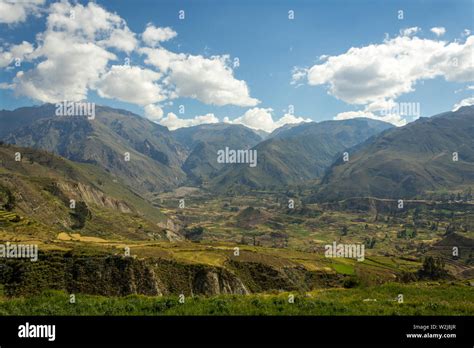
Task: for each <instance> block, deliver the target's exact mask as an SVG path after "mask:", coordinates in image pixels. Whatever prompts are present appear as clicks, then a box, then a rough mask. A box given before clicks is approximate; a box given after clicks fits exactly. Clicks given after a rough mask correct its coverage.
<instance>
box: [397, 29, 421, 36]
mask: <svg viewBox="0 0 474 348" xmlns="http://www.w3.org/2000/svg"><path fill="white" fill-rule="evenodd" d="M420 31H421V28H419V27H411V28H406V29H403V30H400V35H401V36H412V35H415V34H416V33H418V32H420Z"/></svg>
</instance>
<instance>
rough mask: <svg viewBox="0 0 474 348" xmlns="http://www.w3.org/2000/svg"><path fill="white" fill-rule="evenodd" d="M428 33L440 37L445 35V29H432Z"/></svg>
mask: <svg viewBox="0 0 474 348" xmlns="http://www.w3.org/2000/svg"><path fill="white" fill-rule="evenodd" d="M430 31H431V32H432V33H434V34H435V35H436V36H442V35H444V34H445V33H446V29H445V28H444V27H434V28H431V29H430Z"/></svg>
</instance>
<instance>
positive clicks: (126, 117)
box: [0, 105, 185, 194]
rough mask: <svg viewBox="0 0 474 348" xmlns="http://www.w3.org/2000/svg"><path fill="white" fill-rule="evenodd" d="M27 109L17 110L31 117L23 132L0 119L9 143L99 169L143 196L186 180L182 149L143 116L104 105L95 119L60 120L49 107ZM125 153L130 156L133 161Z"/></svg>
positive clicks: (167, 134) (163, 128) (6, 118)
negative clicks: (127, 158) (43, 151)
mask: <svg viewBox="0 0 474 348" xmlns="http://www.w3.org/2000/svg"><path fill="white" fill-rule="evenodd" d="M23 109H26V110H23ZM23 109H18V110H19V111H18V110H16V111H15V113H19V114H25V113H26V114H27V115H29V116H28V117H26V118H25V117H24V118H23V121H25V122H26V123H25V124H23V126H22V127H19V128H14V129H11V128H12V125H11V119H12V118H11V117H7V116H4V117H3V118H0V122H1V125H2V128H3V127H4V125H8V127H9V128H10V130H11V134H9V135H6V136H4V137H3V140H4V141H5V142H6V143H9V144H16V145H19V146H24V147H31V148H37V149H43V150H46V151H48V152H51V153H54V154H57V155H60V156H63V157H66V158H68V159H70V160H73V161H76V162H81V163H92V164H95V165H98V166H100V167H101V168H102V169H104V170H106V171H108V172H109V173H110V174H111V175H112V176H114V177H115V178H118V179H121V180H122V181H123V182H124V183H125V184H126V185H128V186H129V187H132V188H133V189H134V190H136V191H137V192H139V193H142V194H145V193H148V192H154V191H163V190H169V189H171V188H173V187H176V186H177V185H179V184H180V183H181V182H183V181H184V179H185V174H184V173H183V171H182V170H181V168H180V167H181V164H182V162H183V161H184V157H185V153H184V149H183V148H182V147H181V146H180V145H179V144H178V143H177V142H176V141H175V140H174V139H173V137H172V136H171V134H170V132H169V131H168V129H167V128H166V127H163V126H160V125H157V124H155V123H153V122H151V121H149V120H147V119H145V118H143V117H140V116H138V115H135V114H133V113H131V112H128V111H123V110H117V109H112V108H109V107H101V106H97V107H96V118H95V119H94V120H88V119H87V118H85V117H57V116H54V108H51V107H48V106H47V105H46V106H43V107H40V108H30V109H27V108H23ZM34 111H36V112H37V114H36V116H35V117H33V116H32V114H34ZM48 112H49V113H50V114H47V113H48ZM17 126H19V125H18V124H17ZM126 153H129V154H130V160H129V161H127V160H126Z"/></svg>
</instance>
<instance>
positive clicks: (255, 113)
mask: <svg viewBox="0 0 474 348" xmlns="http://www.w3.org/2000/svg"><path fill="white" fill-rule="evenodd" d="M272 112H273V110H272V109H271V108H252V109H249V110H247V111H246V112H245V113H244V114H243V115H242V116H240V117H238V118H236V119H234V120H230V119H229V118H228V117H226V118H225V119H224V122H226V123H232V124H242V125H244V126H246V127H249V128H252V129H257V130H264V131H265V132H272V131H274V130H275V129H277V128H279V127H281V126H284V125H285V124H289V123H292V124H294V123H301V122H311V120H310V119H304V118H302V117H297V116H294V115H291V114H285V115H283V116H282V117H281V118H280V119H278V120H277V121H274V120H273V117H272Z"/></svg>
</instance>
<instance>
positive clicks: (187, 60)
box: [140, 47, 260, 106]
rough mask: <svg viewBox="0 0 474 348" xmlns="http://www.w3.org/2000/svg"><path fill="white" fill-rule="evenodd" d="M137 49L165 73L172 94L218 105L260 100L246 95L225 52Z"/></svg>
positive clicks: (246, 87) (244, 85) (252, 104)
mask: <svg viewBox="0 0 474 348" xmlns="http://www.w3.org/2000/svg"><path fill="white" fill-rule="evenodd" d="M140 53H142V54H144V55H146V57H147V58H146V59H145V63H146V64H149V65H152V66H154V67H156V68H158V69H159V70H160V71H163V72H165V73H166V74H167V77H166V79H165V83H166V84H168V85H171V86H172V87H173V88H174V90H175V93H176V96H179V97H189V98H194V99H198V100H200V101H202V102H204V103H206V104H213V105H218V106H222V105H229V104H230V105H237V106H255V105H257V104H258V103H259V102H260V101H259V100H258V99H255V98H252V97H250V91H249V89H248V86H247V83H246V82H245V81H242V80H237V79H236V78H235V77H234V74H233V70H232V68H231V67H230V59H229V56H228V55H223V56H212V57H210V58H206V57H203V56H201V55H190V54H183V53H181V54H176V53H173V52H170V51H168V50H166V49H164V48H156V49H152V48H148V47H145V48H143V49H141V50H140Z"/></svg>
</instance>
